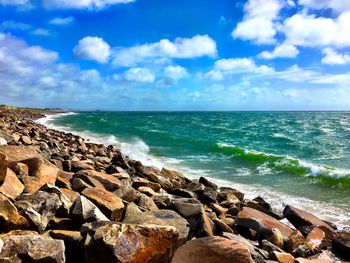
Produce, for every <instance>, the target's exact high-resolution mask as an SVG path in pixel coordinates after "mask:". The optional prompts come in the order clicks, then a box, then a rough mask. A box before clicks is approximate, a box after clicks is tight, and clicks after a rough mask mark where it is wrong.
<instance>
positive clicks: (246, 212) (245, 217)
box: [236, 207, 292, 239]
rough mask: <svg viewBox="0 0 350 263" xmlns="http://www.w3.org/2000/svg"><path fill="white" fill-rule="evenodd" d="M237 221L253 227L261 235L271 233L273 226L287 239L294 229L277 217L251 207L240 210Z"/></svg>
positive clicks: (242, 224) (239, 223)
mask: <svg viewBox="0 0 350 263" xmlns="http://www.w3.org/2000/svg"><path fill="white" fill-rule="evenodd" d="M236 223H237V224H238V225H241V226H244V227H248V228H250V229H253V230H255V231H257V232H258V233H260V234H261V235H266V234H267V233H271V232H272V229H273V228H276V229H278V230H279V231H280V232H281V234H282V236H283V238H284V239H287V238H288V237H289V236H290V235H291V234H292V229H290V228H289V227H288V226H286V225H284V224H283V223H281V222H279V221H278V220H276V219H275V218H273V217H271V216H269V215H267V214H264V213H262V212H260V211H258V210H255V209H252V208H250V207H244V208H243V210H242V211H241V212H239V214H238V216H237V219H236Z"/></svg>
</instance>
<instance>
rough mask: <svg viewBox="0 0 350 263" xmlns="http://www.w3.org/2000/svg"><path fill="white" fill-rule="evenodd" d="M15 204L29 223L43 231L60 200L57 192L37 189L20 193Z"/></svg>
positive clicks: (59, 204)
mask: <svg viewBox="0 0 350 263" xmlns="http://www.w3.org/2000/svg"><path fill="white" fill-rule="evenodd" d="M15 206H16V207H17V209H19V210H20V211H21V213H22V214H23V215H24V216H25V217H26V219H27V220H28V222H29V223H30V224H31V225H33V226H35V227H36V228H37V229H38V230H39V231H44V230H45V229H46V226H47V224H48V223H49V221H50V219H51V218H53V217H54V215H55V213H56V211H57V210H58V209H59V208H60V207H61V206H62V202H61V200H60V198H59V196H58V195H57V194H54V193H47V192H44V191H37V192H35V193H34V194H22V195H21V196H20V197H18V198H17V201H16V202H15Z"/></svg>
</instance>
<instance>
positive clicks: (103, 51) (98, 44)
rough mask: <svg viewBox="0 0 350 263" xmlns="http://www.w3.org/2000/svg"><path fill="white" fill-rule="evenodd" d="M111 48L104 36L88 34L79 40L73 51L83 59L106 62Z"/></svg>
mask: <svg viewBox="0 0 350 263" xmlns="http://www.w3.org/2000/svg"><path fill="white" fill-rule="evenodd" d="M110 49H111V48H110V46H109V45H108V44H107V43H106V42H105V41H104V40H103V39H102V38H99V37H91V36H88V37H84V38H83V39H81V40H79V43H78V45H76V46H75V47H74V49H73V53H74V55H75V56H76V57H78V58H81V59H86V60H95V61H97V62H99V63H106V62H107V61H108V59H109V56H110V53H111V50H110Z"/></svg>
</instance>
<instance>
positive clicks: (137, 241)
mask: <svg viewBox="0 0 350 263" xmlns="http://www.w3.org/2000/svg"><path fill="white" fill-rule="evenodd" d="M82 233H83V235H88V236H89V239H87V240H88V242H87V243H86V244H85V245H86V262H88V263H90V262H91V263H92V262H93V263H95V262H104V263H112V262H113V263H114V262H129V263H144V262H164V263H166V262H170V260H171V258H172V255H173V253H174V251H175V249H176V244H177V238H178V233H177V231H176V228H175V227H171V226H164V227H163V226H157V225H148V224H137V225H134V224H123V223H116V222H95V223H92V224H85V225H84V226H83V227H82ZM101 251H103V253H101Z"/></svg>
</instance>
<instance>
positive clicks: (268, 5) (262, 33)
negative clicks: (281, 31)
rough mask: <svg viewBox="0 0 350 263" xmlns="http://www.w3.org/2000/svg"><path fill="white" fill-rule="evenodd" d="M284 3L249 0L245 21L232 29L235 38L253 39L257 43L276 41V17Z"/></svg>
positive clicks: (245, 8) (273, 0)
mask: <svg viewBox="0 0 350 263" xmlns="http://www.w3.org/2000/svg"><path fill="white" fill-rule="evenodd" d="M282 7H283V5H282V4H281V2H280V1H279V0H249V1H248V2H247V3H246V4H245V5H244V12H245V15H244V18H243V21H241V22H239V23H238V24H237V27H236V28H235V29H234V30H233V31H232V36H233V37H234V38H240V39H243V40H251V41H254V42H256V43H257V44H273V43H275V42H276V40H275V35H276V33H277V25H276V23H275V22H276V19H277V17H278V14H279V12H280V10H281V9H282Z"/></svg>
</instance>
